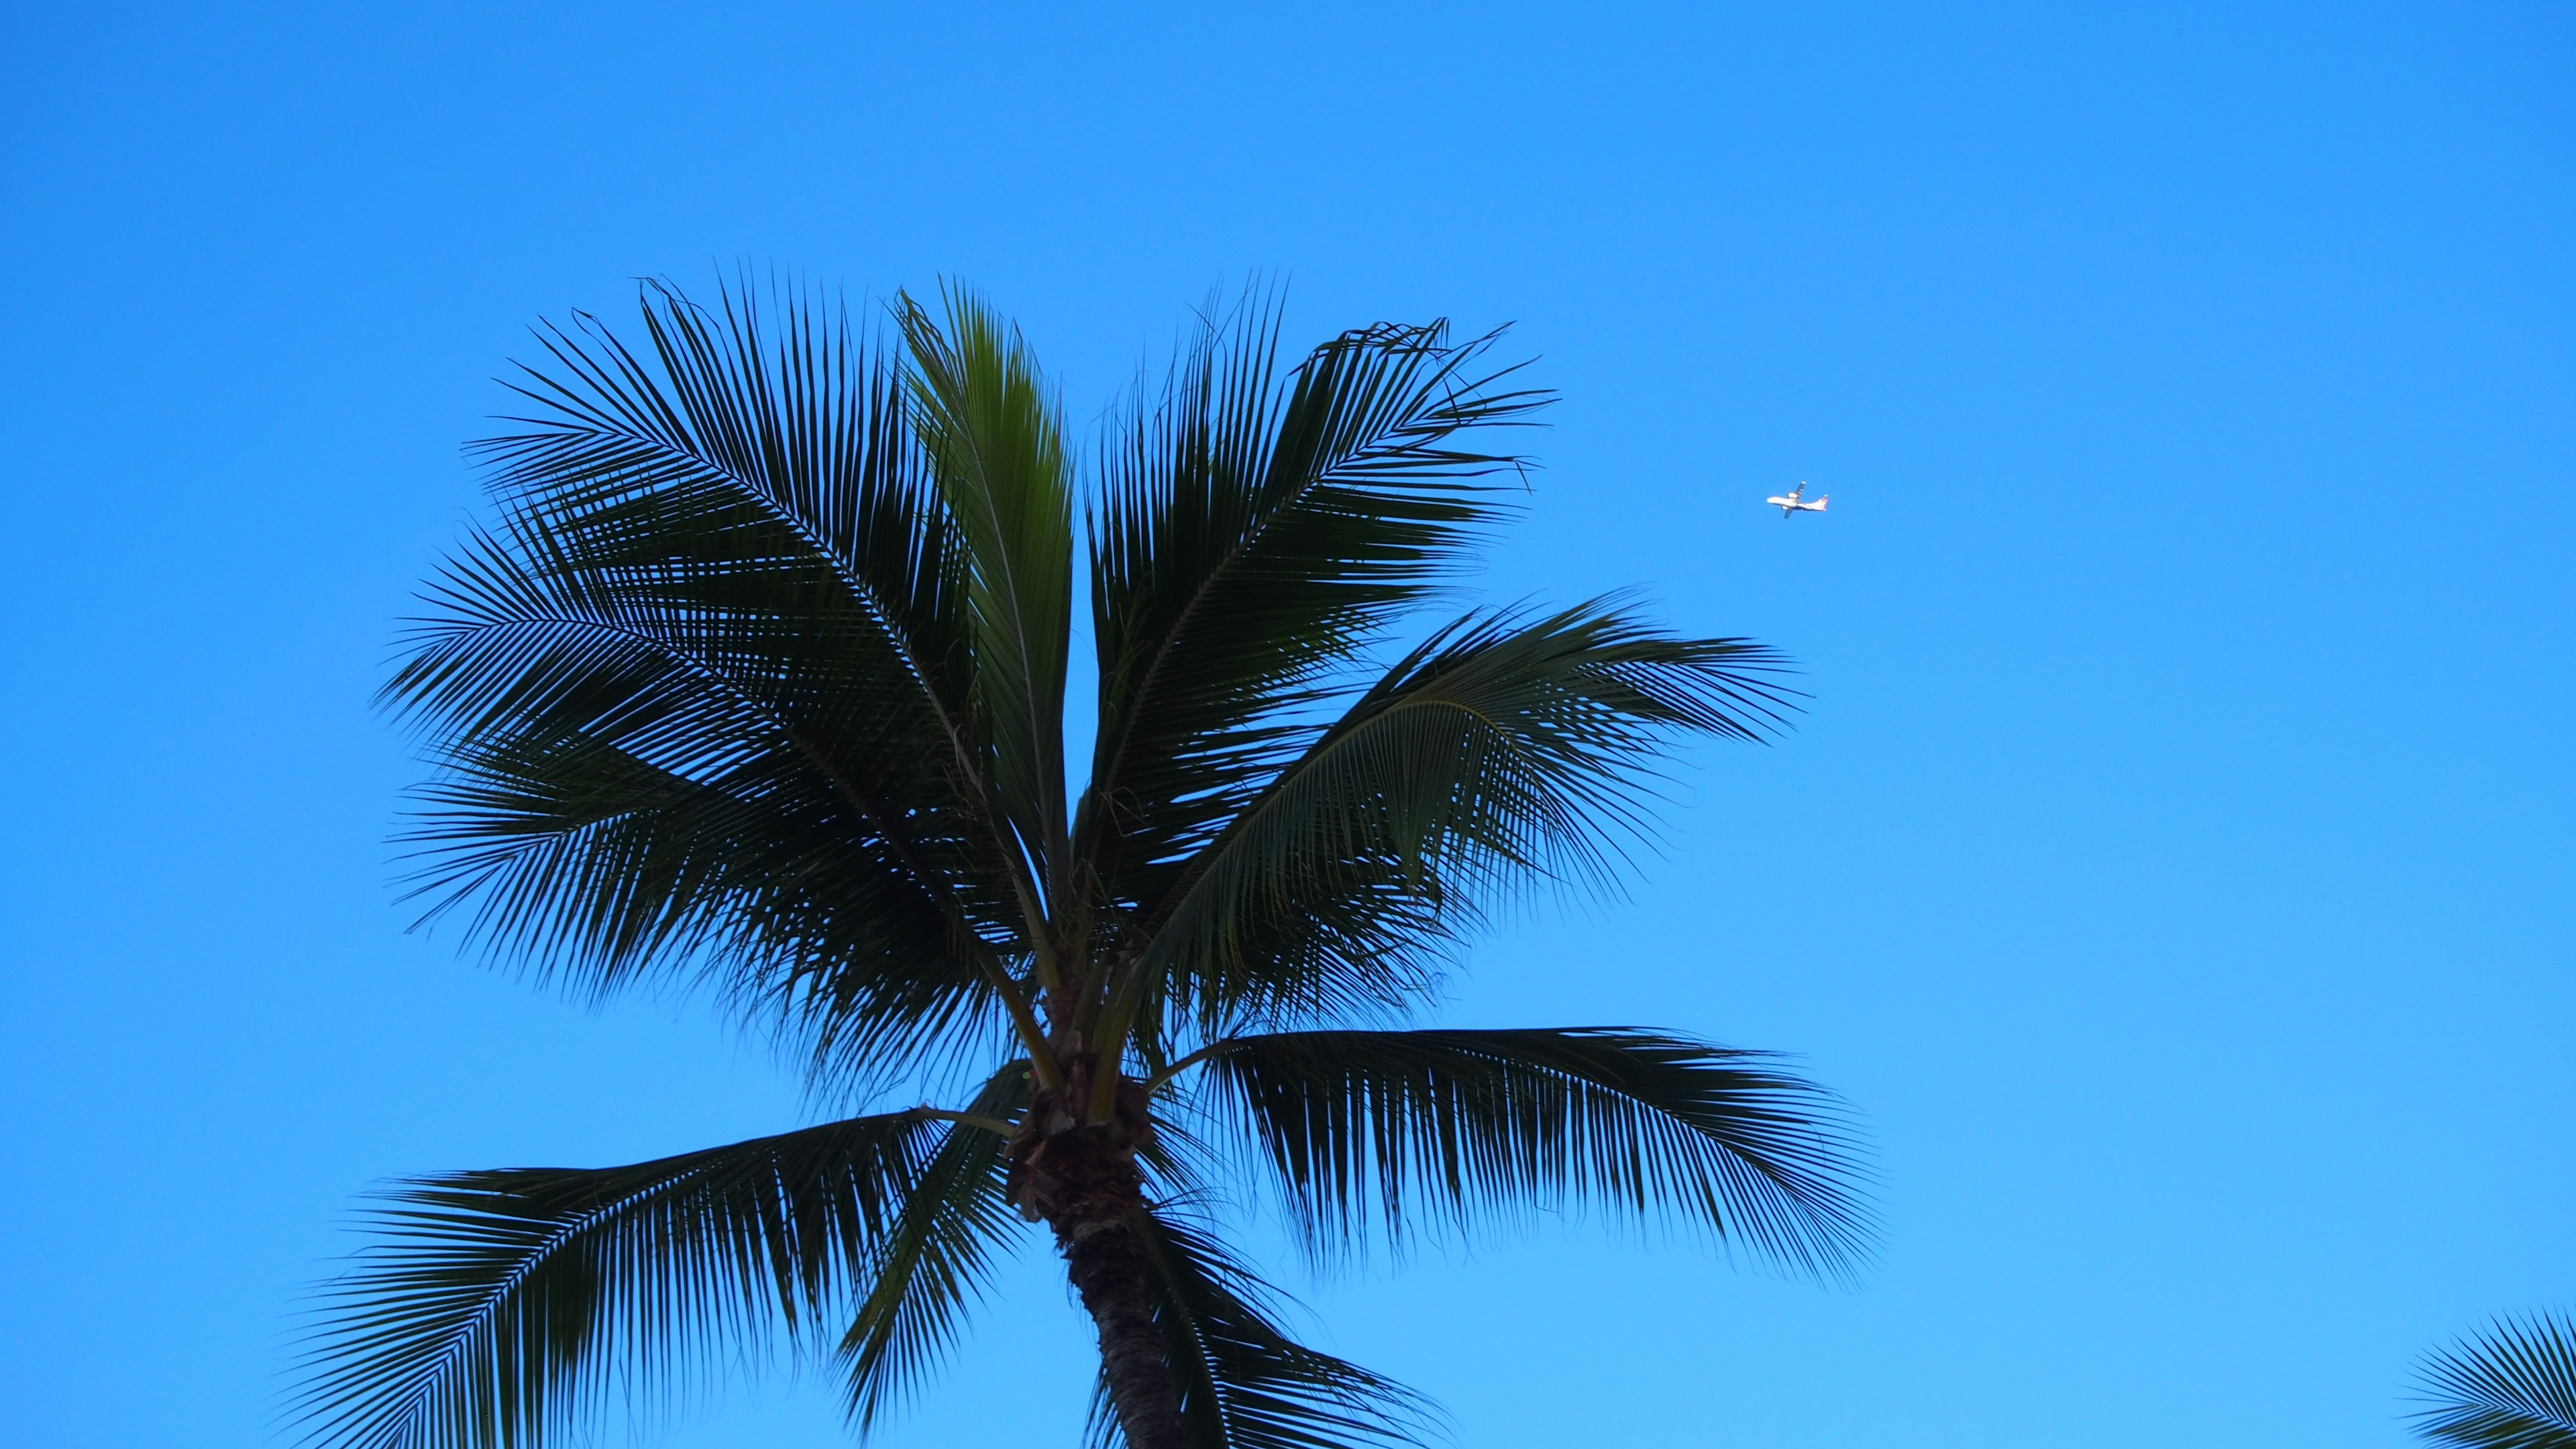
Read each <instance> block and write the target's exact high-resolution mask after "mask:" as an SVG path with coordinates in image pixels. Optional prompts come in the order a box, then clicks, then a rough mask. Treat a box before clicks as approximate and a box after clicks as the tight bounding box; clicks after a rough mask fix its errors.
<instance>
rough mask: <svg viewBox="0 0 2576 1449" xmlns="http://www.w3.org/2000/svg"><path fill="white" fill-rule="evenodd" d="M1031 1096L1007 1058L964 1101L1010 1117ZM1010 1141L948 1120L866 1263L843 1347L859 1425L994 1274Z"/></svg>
mask: <svg viewBox="0 0 2576 1449" xmlns="http://www.w3.org/2000/svg"><path fill="white" fill-rule="evenodd" d="M1028 1104H1029V1064H1028V1063H1027V1062H1025V1061H1014V1062H1011V1063H1008V1064H1007V1065H1005V1066H1004V1067H1003V1068H1002V1069H1001V1070H1000V1071H998V1072H996V1073H994V1074H993V1076H992V1078H991V1079H990V1080H989V1081H987V1082H986V1083H985V1084H984V1089H983V1091H982V1092H980V1093H978V1094H977V1096H976V1098H975V1101H974V1103H973V1105H972V1106H970V1107H968V1108H967V1109H966V1110H967V1111H969V1112H972V1113H974V1114H976V1115H977V1116H981V1117H990V1118H994V1119H997V1120H1000V1121H1015V1120H1017V1119H1018V1118H1019V1116H1020V1115H1021V1114H1022V1113H1023V1112H1025V1111H1026V1110H1027V1109H1028ZM1008 1141H1009V1139H1007V1138H1004V1137H1002V1136H1001V1135H999V1134H997V1133H994V1132H989V1131H985V1130H982V1129H980V1128H977V1127H972V1126H964V1125H961V1126H958V1127H955V1128H952V1129H950V1131H949V1132H948V1135H947V1137H946V1138H945V1139H944V1140H943V1141H942V1142H941V1143H940V1144H939V1150H938V1151H936V1152H934V1153H932V1154H931V1156H930V1159H929V1162H928V1164H927V1165H926V1166H925V1167H924V1168H923V1170H922V1173H921V1177H920V1179H919V1181H918V1182H917V1183H915V1184H914V1186H913V1189H912V1192H911V1193H910V1195H909V1196H908V1197H907V1198H906V1199H905V1201H904V1205H903V1210H902V1212H901V1213H900V1214H899V1215H898V1216H897V1217H896V1219H895V1221H894V1223H893V1224H892V1226H891V1227H890V1229H889V1230H888V1231H887V1233H886V1234H885V1237H884V1240H883V1242H882V1245H881V1246H880V1248H879V1249H878V1251H877V1254H876V1256H875V1257H874V1258H873V1259H872V1260H871V1261H870V1262H869V1264H868V1268H867V1275H866V1281H867V1283H868V1289H867V1293H866V1295H865V1296H864V1297H863V1298H861V1300H860V1302H859V1307H858V1312H857V1314H856V1316H855V1317H854V1318H853V1319H852V1320H851V1323H850V1327H849V1331H848V1332H846V1333H844V1334H843V1335H842V1337H841V1350H840V1352H841V1362H842V1367H843V1369H844V1371H845V1373H846V1375H847V1384H848V1388H847V1402H848V1405H849V1412H850V1418H851V1420H852V1422H853V1423H855V1424H856V1425H857V1426H858V1428H859V1430H860V1432H861V1433H862V1434H864V1433H865V1432H866V1431H867V1430H869V1429H870V1428H873V1427H874V1426H875V1425H876V1424H877V1423H878V1422H879V1421H880V1420H881V1419H882V1418H883V1417H884V1416H885V1415H886V1414H888V1413H889V1412H890V1411H892V1410H893V1409H894V1408H895V1407H897V1406H898V1404H899V1403H900V1402H901V1401H902V1400H904V1399H905V1398H907V1397H909V1396H910V1395H911V1394H913V1393H916V1392H918V1391H919V1390H921V1389H922V1388H923V1387H925V1386H926V1385H927V1384H928V1382H929V1380H930V1378H931V1377H932V1375H933V1374H935V1373H936V1372H937V1370H938V1368H939V1366H940V1363H941V1361H942V1360H943V1359H944V1358H945V1357H946V1356H947V1354H948V1353H949V1351H950V1350H951V1349H953V1348H954V1347H955V1346H956V1342H957V1338H958V1335H959V1334H960V1333H962V1332H963V1331H964V1328H965V1313H966V1310H967V1309H968V1308H969V1307H970V1306H971V1305H972V1301H973V1300H976V1299H980V1298H981V1297H982V1295H983V1293H984V1290H985V1289H986V1287H987V1286H988V1285H989V1284H990V1282H991V1278H992V1268H993V1254H994V1249H995V1248H996V1246H998V1245H1000V1244H1002V1243H1004V1242H1006V1241H1008V1240H1009V1239H1012V1238H1014V1237H1016V1236H1018V1235H1019V1233H1020V1232H1021V1231H1022V1228H1023V1225H1022V1224H1021V1222H1020V1219H1019V1214H1018V1212H1017V1211H1016V1210H1015V1209H1013V1208H1012V1206H1011V1204H1010V1201H1009V1199H1008V1197H1007V1196H1006V1195H1005V1193H1004V1188H1003V1183H1004V1178H1005V1176H1006V1174H1007V1170H1008V1163H1007V1162H1006V1161H1005V1159H1004V1157H1003V1148H1004V1147H1005V1146H1007V1145H1008Z"/></svg>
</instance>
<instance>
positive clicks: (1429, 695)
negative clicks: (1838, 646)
mask: <svg viewBox="0 0 2576 1449" xmlns="http://www.w3.org/2000/svg"><path fill="white" fill-rule="evenodd" d="M1779 668H1780V663H1779V660H1778V657H1777V656H1775V655H1773V654H1772V653H1770V652H1769V651H1767V650H1765V649H1762V648H1760V647H1759V646H1756V645H1753V644H1749V643H1747V642H1745V641H1743V640H1739V639H1681V638H1676V637H1674V636H1672V635H1670V634H1667V633H1664V632H1662V631H1660V630H1657V629H1654V628H1652V627H1650V626H1648V625H1646V624H1644V623H1643V622H1641V621H1639V620H1638V619H1637V618H1636V617H1635V616H1633V615H1631V614H1629V613H1626V612H1624V611H1621V610H1619V609H1617V608H1616V607H1614V606H1613V605H1610V604H1607V603H1598V602H1596V603H1591V604H1585V605H1580V606H1577V607H1575V608H1571V609H1567V610H1565V611H1563V612H1561V613H1557V614H1552V615H1548V616H1546V617H1542V618H1535V619H1532V618H1527V617H1523V616H1519V615H1513V614H1501V615H1470V616H1468V617H1467V618H1465V619H1462V620H1460V621H1458V622H1457V623H1455V624H1453V625H1451V626H1450V627H1448V628H1446V629H1444V630H1441V631H1440V632H1439V633H1438V634H1436V635H1434V636H1433V637H1432V638H1431V639H1430V640H1428V641H1426V642H1425V643H1424V644H1422V645H1421V646H1420V647H1419V648H1417V649H1415V650H1414V651H1412V652H1411V653H1410V654H1408V655H1406V656H1405V657H1404V658H1403V659H1402V660H1401V661H1399V662H1398V663H1397V664H1396V665H1395V666H1394V668H1392V669H1390V670H1389V671H1387V673H1386V675H1385V676H1384V677H1383V678H1382V679H1380V680H1379V682H1378V683H1377V684H1376V685H1375V686H1374V687H1372V688H1371V689H1369V690H1368V691H1367V692H1366V693H1365V694H1363V695H1362V696H1360V698H1359V699H1358V700H1357V701H1356V702H1354V703H1353V704H1352V705H1351V707H1350V708H1349V710H1348V711H1347V712H1346V713H1345V714H1344V715H1343V716H1342V718H1341V719H1340V720H1339V721H1337V722H1336V723H1334V724H1333V725H1332V727H1331V728H1329V729H1327V730H1326V731H1324V732H1323V734H1322V736H1321V737H1320V738H1318V739H1317V740H1316V741H1315V742H1314V743H1313V744H1312V745H1311V746H1310V747H1309V748H1308V749H1307V750H1306V751H1305V752H1304V753H1303V755H1301V756H1300V757H1299V758H1298V759H1297V760H1296V761H1294V762H1293V763H1291V764H1290V765H1289V766H1288V767H1287V768H1286V769H1284V770H1282V771H1281V772H1279V774H1278V775H1277V776H1276V777H1275V778H1274V779H1272V780H1271V781H1270V782H1269V783H1268V784H1267V785H1266V786H1265V787H1264V788H1263V790H1262V791H1261V793H1260V794H1259V795H1258V796H1257V797H1256V798H1254V799H1253V800H1252V801H1251V803H1250V804H1248V805H1247V806H1245V807H1244V809H1243V810H1242V812H1241V813H1240V814H1238V815H1237V816H1236V817H1235V818H1234V819H1233V820H1232V821H1231V822H1230V823H1229V824H1228V825H1227V826H1226V829H1225V831H1224V833H1223V834H1221V835H1220V836H1218V837H1217V839H1216V840H1215V841H1214V842H1212V843H1211V844H1209V845H1208V846H1207V847H1206V848H1205V849H1203V850H1202V851H1200V852H1199V853H1198V854H1197V855H1195V856H1193V857H1192V858H1191V859H1190V861H1189V862H1188V865H1187V869H1186V872H1185V873H1184V874H1183V875H1182V876H1181V878H1180V879H1179V880H1178V881H1177V882H1176V884H1175V886H1174V890H1173V895H1172V897H1171V898H1170V899H1168V900H1166V901H1163V902H1159V903H1157V904H1156V906H1155V908H1154V910H1153V911H1152V912H1151V913H1150V914H1149V916H1148V918H1147V919H1148V921H1149V922H1150V924H1151V926H1152V927H1153V928H1154V929H1155V935H1154V937H1153V940H1152V945H1151V947H1150V948H1149V952H1148V954H1147V956H1146V958H1145V961H1146V964H1145V967H1144V968H1143V969H1145V970H1146V971H1147V972H1149V973H1154V975H1155V984H1156V986H1157V987H1159V988H1161V989H1164V990H1167V991H1168V993H1169V996H1170V998H1171V999H1172V1001H1173V1003H1174V1005H1175V1007H1176V1008H1177V1009H1179V1010H1183V1011H1195V1013H1196V1014H1197V1016H1198V1017H1199V1019H1200V1020H1201V1022H1202V1023H1203V1024H1205V1026H1206V1028H1207V1029H1209V1030H1210V1031H1211V1034H1214V1033H1215V1032H1216V1031H1218V1030H1220V1029H1222V1025H1223V1024H1224V1023H1227V1022H1229V1021H1233V1020H1240V1019H1242V1018H1243V1017H1244V1016H1246V1015H1250V1016H1256V1017H1265V1016H1266V1017H1270V1018H1273V1019H1276V1018H1278V1017H1281V1016H1287V1015H1297V1014H1312V1015H1323V1014H1335V1013H1346V1012H1349V1011H1351V1010H1353V1009H1354V1008H1357V1007H1365V1006H1367V1005H1369V1004H1372V1003H1386V1002H1390V1001H1393V1000H1400V999H1401V998H1402V997H1403V996H1404V995H1405V994H1406V993H1408V992H1410V991H1413V990H1415V989H1417V988H1418V987H1419V985H1420V981H1421V976H1422V973H1423V972H1424V971H1425V970H1426V969H1427V961H1426V958H1427V956H1428V953H1430V952H1432V951H1435V950H1437V949H1438V948H1439V947H1440V945H1441V944H1442V943H1444V942H1445V941H1447V940H1449V939H1451V938H1452V937H1453V936H1454V935H1455V933H1456V932H1457V931H1459V930H1460V929H1462V928H1464V927H1466V926H1470V925H1472V924H1474V923H1476V922H1477V921H1479V920H1481V919H1482V918H1483V917H1484V914H1485V913H1486V912H1488V911H1489V910H1491V909H1492V908H1493V907H1494V906H1495V905H1497V904H1498V903H1500V902H1501V901H1502V900H1504V899H1506V898H1507V897H1508V896H1509V895H1510V894H1511V893H1512V892H1513V891H1515V890H1517V889H1519V888H1522V887H1524V886H1526V885H1528V884H1530V883H1533V882H1540V881H1549V880H1553V881H1557V882H1560V883H1569V884H1576V885H1598V884H1601V883H1604V882H1606V881H1607V880H1608V879H1609V878H1610V877H1611V875H1612V873H1613V867H1614V866H1615V864H1616V862H1617V861H1618V859H1619V857H1620V853H1621V851H1622V849H1623V847H1624V846H1625V844H1626V843H1627V842H1628V841H1630V840H1633V839H1634V838H1636V837H1638V836H1639V835H1641V834H1642V833H1643V832H1644V831H1645V829H1646V827H1647V825H1648V823H1649V821H1648V813H1647V807H1648V805H1649V803H1650V797H1649V794H1648V785H1649V782H1650V781H1651V779H1652V778H1653V775H1652V772H1653V770H1654V767H1655V762H1656V760H1657V759H1658V757H1659V755H1660V752H1661V750H1662V748H1663V747H1664V746H1665V744H1666V743H1667V742H1668V741H1669V740H1670V738H1671V737H1672V736H1674V735H1675V734H1677V733H1682V732H1688V731H1698V732H1704V733H1712V734H1720V735H1729V736H1735V737H1739V738H1753V737H1755V736H1757V735H1758V734H1759V733H1760V732H1761V731H1763V730H1764V729H1765V728H1766V727H1769V726H1771V725H1773V724H1774V723H1775V722H1776V721H1777V720H1778V719H1779V717H1780V711H1781V710H1783V709H1784V708H1785V707H1786V702H1785V699H1784V691H1782V690H1781V689H1780V687H1779V686H1778V685H1776V684H1774V683H1772V682H1771V676H1773V675H1775V674H1776V673H1777V672H1778V670H1779ZM1166 982H1167V983H1168V985H1165V983H1166Z"/></svg>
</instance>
